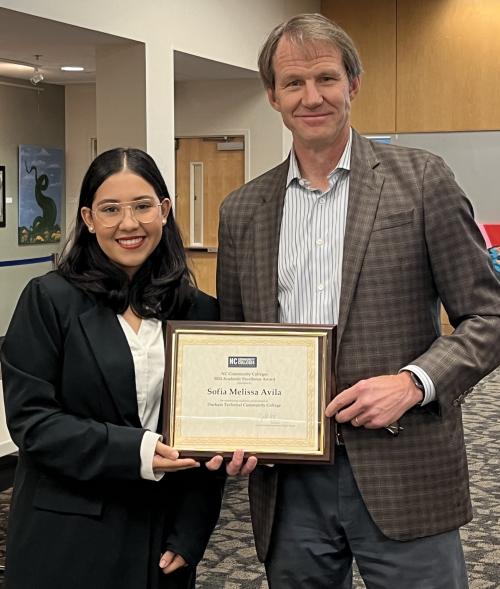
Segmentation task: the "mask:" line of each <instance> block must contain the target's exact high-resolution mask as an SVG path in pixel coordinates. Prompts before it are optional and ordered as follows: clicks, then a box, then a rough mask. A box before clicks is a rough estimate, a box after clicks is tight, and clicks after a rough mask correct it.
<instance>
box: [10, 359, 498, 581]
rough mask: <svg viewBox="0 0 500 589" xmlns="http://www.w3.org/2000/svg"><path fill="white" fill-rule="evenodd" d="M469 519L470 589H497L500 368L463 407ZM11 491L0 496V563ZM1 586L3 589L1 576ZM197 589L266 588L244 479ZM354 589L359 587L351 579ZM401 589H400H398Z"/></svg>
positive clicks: (232, 489)
mask: <svg viewBox="0 0 500 589" xmlns="http://www.w3.org/2000/svg"><path fill="white" fill-rule="evenodd" d="M464 425H465V430H466V439H467V449H468V456H469V467H470V474H471V490H472V498H473V504H474V520H473V521H472V522H471V523H470V524H468V525H467V526H465V527H464V528H462V530H461V534H462V539H463V544H464V550H465V556H466V560H467V564H468V568H469V580H470V588H471V589H497V588H499V587H500V547H499V543H498V538H499V537H500V480H499V475H500V469H499V463H500V452H499V450H500V369H497V370H496V371H495V372H493V373H492V374H490V375H489V376H488V377H486V378H485V379H483V381H481V383H479V384H478V385H477V387H476V389H475V391H474V392H473V394H472V395H471V396H470V397H469V398H468V400H467V403H466V404H465V405H464ZM9 498H10V491H6V492H5V493H1V494H0V564H3V561H4V540H5V523H6V517H7V512H8V504H9ZM0 587H2V583H1V577H0ZM197 587H198V589H267V583H266V581H265V575H264V571H263V567H262V565H260V564H259V563H258V561H257V559H256V556H255V550H254V546H253V540H252V534H251V524H250V516H249V513H248V502H247V494H246V480H245V479H230V480H229V481H228V484H227V487H226V494H225V499H224V508H223V512H222V515H221V519H220V522H219V525H218V526H217V529H216V531H215V533H214V535H213V536H212V539H211V542H210V545H209V547H208V550H207V552H206V555H205V559H204V561H203V563H202V564H201V565H200V567H199V575H198V584H197ZM354 587H355V589H361V588H363V587H364V584H363V582H362V581H361V580H359V577H357V578H356V580H355V584H354ZM397 589H404V588H397Z"/></svg>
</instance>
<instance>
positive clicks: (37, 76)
mask: <svg viewBox="0 0 500 589" xmlns="http://www.w3.org/2000/svg"><path fill="white" fill-rule="evenodd" d="M35 57H36V61H37V63H38V61H39V59H40V57H41V55H40V54H38V55H35ZM43 78H44V75H43V74H42V72H41V71H40V69H39V68H38V65H35V66H33V75H32V76H31V78H30V82H31V83H32V84H33V86H36V85H37V84H40V82H43Z"/></svg>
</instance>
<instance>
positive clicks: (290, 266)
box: [278, 129, 436, 405]
mask: <svg viewBox="0 0 500 589" xmlns="http://www.w3.org/2000/svg"><path fill="white" fill-rule="evenodd" d="M351 145H352V129H351V130H350V132H349V139H348V141H347V144H346V146H345V149H344V152H343V154H342V156H341V157H340V160H339V162H338V164H337V166H336V167H335V169H334V170H332V171H331V172H330V174H329V175H328V184H329V186H328V189H327V190H326V191H324V192H323V191H321V190H318V189H316V188H314V186H311V185H310V184H309V182H308V181H307V180H306V179H304V178H302V176H301V174H300V169H299V166H298V163H297V159H296V157H295V153H294V151H293V149H292V152H291V154H290V166H289V169H288V176H287V184H286V193H285V203H284V207H283V218H282V222H281V233H280V243H279V254H278V303H279V321H280V322H281V323H319V324H337V323H338V316H339V301H340V288H341V284H342V257H343V250H344V233H345V225H346V217H347V205H348V203H349V172H350V169H351ZM401 370H409V371H411V372H413V373H414V374H415V375H416V376H417V377H418V378H419V379H420V381H421V382H422V384H423V385H424V399H423V401H422V405H425V404H427V403H429V402H430V401H433V400H434V399H435V398H436V390H435V387H434V383H433V382H432V380H431V378H430V377H429V375H428V374H427V373H426V372H425V371H424V370H423V369H422V368H420V367H419V366H415V365H413V364H409V365H407V366H405V367H403V368H402V369H401Z"/></svg>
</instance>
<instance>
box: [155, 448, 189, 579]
mask: <svg viewBox="0 0 500 589" xmlns="http://www.w3.org/2000/svg"><path fill="white" fill-rule="evenodd" d="M164 445H165V444H164ZM167 447H169V446H167ZM185 566H187V562H186V561H185V560H184V559H183V558H182V556H181V555H180V554H175V552H172V551H171V550H167V551H166V552H164V553H163V554H162V555H161V558H160V568H161V570H162V571H163V574H164V575H168V574H169V573H173V572H174V571H176V570H177V569H180V568H183V567H185Z"/></svg>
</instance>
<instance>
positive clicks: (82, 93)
mask: <svg viewBox="0 0 500 589" xmlns="http://www.w3.org/2000/svg"><path fill="white" fill-rule="evenodd" d="M65 106H66V234H67V235H68V234H69V232H70V231H71V229H72V227H73V224H74V223H73V221H74V218H75V215H76V210H77V207H78V197H79V194H80V186H81V183H82V179H83V176H84V174H85V172H86V171H87V168H88V167H89V164H90V160H91V152H90V140H91V138H92V137H97V134H96V133H97V130H96V90H95V84H73V85H68V86H66V94H65Z"/></svg>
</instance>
